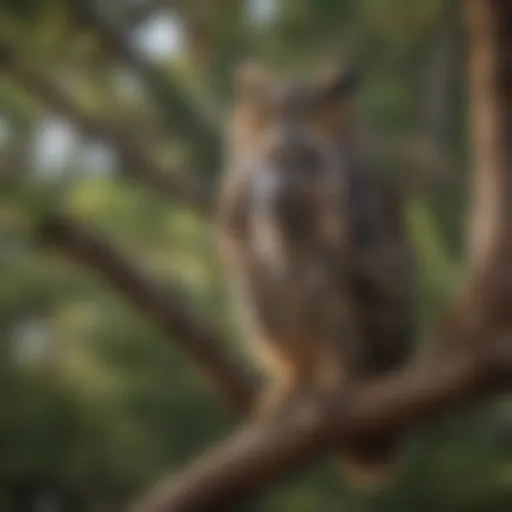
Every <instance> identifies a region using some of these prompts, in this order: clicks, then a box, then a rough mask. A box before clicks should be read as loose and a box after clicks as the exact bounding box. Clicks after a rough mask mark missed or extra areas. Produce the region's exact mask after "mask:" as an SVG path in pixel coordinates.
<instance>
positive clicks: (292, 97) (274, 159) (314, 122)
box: [237, 63, 355, 174]
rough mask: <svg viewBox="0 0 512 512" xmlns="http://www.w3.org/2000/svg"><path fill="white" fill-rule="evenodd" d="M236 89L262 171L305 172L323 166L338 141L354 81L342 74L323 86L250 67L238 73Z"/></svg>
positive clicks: (251, 142)
mask: <svg viewBox="0 0 512 512" xmlns="http://www.w3.org/2000/svg"><path fill="white" fill-rule="evenodd" d="M237 85H238V94H239V97H238V101H239V103H240V105H241V108H242V109H243V110H244V114H245V117H244V118H243V123H245V124H246V125H250V128H251V129H250V130H248V132H250V140H249V141H248V144H249V146H251V147H253V148H257V149H256V151H254V155H255V156H256V158H257V159H258V160H259V161H260V162H261V163H264V165H263V167H273V168H275V169H278V170H279V171H280V172H284V173H287V174H288V173H295V174H301V173H304V172H306V173H307V172H314V171H315V169H317V168H319V167H321V166H322V165H324V162H325V158H326V155H327V153H329V150H330V149H329V148H332V147H333V145H335V144H336V143H337V142H339V140H340V137H341V136H342V131H343V130H342V125H343V123H344V122H345V121H346V119H345V116H344V115H343V110H344V107H345V106H346V103H347V101H346V100H347V98H348V96H349V93H350V92H351V91H352V90H353V88H354V87H355V77H354V74H353V73H349V72H342V73H338V75H336V76H334V77H331V78H330V79H328V80H324V81H322V82H320V83H318V82H317V83H300V82H297V81H282V80H276V79H274V78H273V77H272V76H271V75H270V73H269V72H267V71H266V70H264V69H263V68H262V66H260V65H259V64H255V63H251V64H249V65H248V64H245V65H244V66H243V67H242V69H241V70H239V75H238V82H237ZM243 128H244V126H242V129H243Z"/></svg>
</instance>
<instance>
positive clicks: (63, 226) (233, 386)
mask: <svg viewBox="0 0 512 512" xmlns="http://www.w3.org/2000/svg"><path fill="white" fill-rule="evenodd" d="M40 236H41V239H42V240H43V241H44V242H45V243H48V244H51V245H53V246H55V247H57V248H59V249H60V250H62V251H64V252H65V253H66V254H67V255H68V256H70V257H71V258H72V259H73V260H75V261H77V262H80V263H85V264H86V265H89V266H91V267H92V268H93V269H95V270H96V271H97V272H98V273H99V274H100V275H101V277H103V278H104V279H105V280H106V281H107V282H108V283H110V284H111V285H113V286H114V287H115V288H116V289H117V290H119V291H120V292H122V293H123V294H124V296H125V297H127V298H129V300H130V301H131V302H132V303H133V304H134V305H135V306H137V307H138V309H139V310H140V311H142V312H143V313H144V314H145V315H146V316H147V317H148V318H149V319H151V320H153V321H154V322H155V323H156V324H157V325H158V326H160V327H161V328H162V330H163V332H164V333H165V334H166V335H168V336H169V338H170V339H172V340H173V341H175V342H176V343H178V344H180V346H181V347H182V348H183V349H184V350H185V352H187V353H188V354H189V355H190V356H191V359H192V361H194V362H195V363H196V364H197V365H198V366H199V367H200V368H201V369H202V370H203V371H204V373H205V374H206V375H207V376H208V377H209V378H210V380H211V381H212V385H213V387H214V388H215V389H218V390H220V392H221V393H222V395H223V396H224V398H226V399H227V400H228V402H229V403H230V404H231V405H232V406H233V407H234V408H235V410H238V411H246V410H247V408H248V407H249V405H250V404H251V401H252V398H253V396H254V393H255V390H256V388H257V387H256V386H257V382H256V379H255V378H254V373H253V372H252V371H251V370H250V369H249V368H248V367H246V366H245V365H244V364H243V362H241V361H239V360H237V359H235V358H234V357H231V356H230V355H229V354H228V353H227V352H226V351H225V350H223V346H224V343H223V341H222V339H221V338H220V336H218V335H217V334H215V332H214V330H213V329H212V328H211V327H210V326H208V325H205V323H204V322H203V321H201V320H200V319H199V318H197V317H196V315H194V314H192V313H191V311H190V310H189V308H187V307H186V303H187V302H186V300H185V298H184V297H182V296H181V294H180V293H179V292H178V291H177V290H173V289H169V288H165V289H163V288H162V287H160V286H158V285H156V283H153V282H152V281H151V279H149V278H148V277H147V276H145V275H144V273H143V272H142V271H141V270H140V269H138V268H137V266H136V265H135V264H133V263H131V262H129V261H128V260H127V259H126V257H125V256H124V255H123V254H121V253H120V252H119V251H118V250H116V249H115V248H114V247H113V246H112V245H111V244H110V243H109V242H108V241H107V240H106V239H104V238H103V237H101V236H100V235H99V234H98V233H95V232H94V231H93V230H92V229H90V228H88V227H86V226H84V225H81V224H80V223H78V222H77V221H75V220H72V219H70V218H67V217H65V216H58V217H57V216H55V217H52V218H49V219H47V220H46V221H45V223H44V224H43V225H42V226H41V228H40Z"/></svg>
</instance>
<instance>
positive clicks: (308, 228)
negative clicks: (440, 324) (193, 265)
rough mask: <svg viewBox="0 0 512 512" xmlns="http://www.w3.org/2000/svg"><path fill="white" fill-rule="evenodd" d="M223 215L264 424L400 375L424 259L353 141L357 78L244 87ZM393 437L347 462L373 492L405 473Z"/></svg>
mask: <svg viewBox="0 0 512 512" xmlns="http://www.w3.org/2000/svg"><path fill="white" fill-rule="evenodd" d="M236 84H237V101H236V104H235V108H234V114H233V122H232V127H231V131H230V132H229V139H228V148H227V152H228V158H229V161H228V170H227V171H226V173H225V175H224V180H223V183H222V188H221V194H220V201H219V217H218V219H219V227H220V239H221V250H222V256H223V257H224V258H225V261H226V264H227V267H228V270H229V273H230V279H229V281H230V283H231V285H232V286H233V293H234V296H235V297H234V300H235V302H236V305H237V306H239V313H240V316H241V318H242V322H241V324H242V327H243V329H244V332H243V336H244V337H245V338H246V339H247V341H248V342H250V344H251V347H252V349H253V351H254V353H255V354H257V355H258V357H260V358H261V360H262V362H263V365H264V366H265V367H266V369H267V370H268V372H269V373H270V375H271V377H273V384H272V386H271V388H270V391H269V393H266V394H264V397H263V401H262V403H263V408H264V410H267V411H268V410H270V411H273V410H274V409H276V408H278V407H279V404H282V402H285V401H286V399H289V398H290V397H291V396H294V395H295V394H297V393H300V392H301V391H305V390H312V389H319V388H322V387H323V388H324V389H326V388H331V389H332V388H335V387H338V388H339V387H342V386H347V384H349V383H353V382H356V381H358V380H361V379H367V378H371V377H374V376H377V375H379V374H380V373H382V372H388V371H392V370H393V369H396V368H398V367H400V366H401V365H402V364H403V363H404V361H405V360H406V359H407V357H408V355H409V352H410V348H411V340H412V322H411V310H410V307H411V296H410V293H411V270H412V269H411V262H412V259H411V250H410V245H409V243H408V239H407V236H406V230H405V226H404V223H403V216H402V215H401V211H400V204H399V202H398V201H396V200H395V199H394V198H393V197H392V196H391V195H390V194H389V193H388V192H387V191H386V188H385V187H384V186H383V185H382V184H381V183H379V182H378V181H377V180H376V179H375V177H374V176H372V175H370V174H368V173H367V172H366V171H365V169H363V166H362V164H360V162H359V159H358V157H357V155H356V152H355V151H354V150H353V148H352V146H351V142H350V137H349V136H348V132H347V127H349V125H350V123H348V122H347V118H346V116H347V111H346V106H347V103H348V101H349V98H350V96H351V94H352V92H353V89H354V87H355V85H356V80H354V75H353V74H351V73H348V72H345V73H339V74H337V75H336V76H333V77H331V78H330V79H329V80H327V81H323V82H321V83H316V84H299V83H295V82H294V83H285V84H281V83H278V82H277V81H275V80H273V79H272V78H271V77H270V75H269V73H267V72H265V71H264V70H263V69H262V67H260V66H259V65H257V64H254V63H253V64H250V65H248V64H245V65H244V66H243V68H242V69H241V71H239V74H238V77H237V81H236ZM394 441H395V440H394V439H392V438H390V437H389V436H387V437H386V436H380V437H379V438H378V439H374V438H372V439H364V440H361V441H360V442H357V443H355V444H354V445H353V446H350V447H345V448H343V457H344V458H343V460H344V466H345V468H346V469H347V471H349V473H350V474H351V475H352V476H353V477H360V478H359V481H360V482H361V483H365V482H367V483H369V482H375V481H377V480H378V479H379V477H381V476H385V474H386V473H387V472H388V471H387V470H388V469H390V465H391V464H392V463H394V462H395V452H396V448H397V447H396V444H395V442H394Z"/></svg>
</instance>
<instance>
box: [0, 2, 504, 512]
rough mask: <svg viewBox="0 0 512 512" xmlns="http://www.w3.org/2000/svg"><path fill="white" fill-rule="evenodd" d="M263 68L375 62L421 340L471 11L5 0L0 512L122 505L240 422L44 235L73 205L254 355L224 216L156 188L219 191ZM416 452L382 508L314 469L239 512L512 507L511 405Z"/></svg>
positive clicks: (367, 79) (450, 242)
mask: <svg viewBox="0 0 512 512" xmlns="http://www.w3.org/2000/svg"><path fill="white" fill-rule="evenodd" d="M248 55H256V56H260V57H261V58H262V59H264V60H265V61H267V62H269V63H271V64H273V65H275V66H276V67H278V68H279V69H282V70H291V71H294V72H298V73H302V74H305V75H309V74H314V73H315V72H316V71H317V70H318V68H319V64H320V63H322V62H324V61H327V63H328V62H329V59H331V62H332V59H333V58H338V56H339V55H343V56H344V57H346V58H350V59H351V60H352V61H353V62H355V63H356V64H357V65H358V66H359V67H360V68H361V69H362V70H363V72H364V83H363V86H362V89H361V92H360V94H359V97H358V115H359V117H360V120H361V121H360V122H361V125H362V127H363V130H362V132H363V133H364V134H365V147H366V148H367V152H368V154H367V155H366V157H367V158H369V159H371V161H372V163H373V165H374V168H375V169H376V171H377V172H384V173H391V174H393V173H396V174H397V175H398V176H399V177H400V179H401V180H402V182H403V183H404V184H405V185H406V188H407V189H408V190H409V192H410V193H409V195H408V202H407V215H408V222H409V227H410V230H411V234H412V236H413V239H414V242H415V244H416V248H417V251H418V254H419V266H420V276H419V278H418V283H417V288H416V289H417V294H416V295H417V296H416V300H417V315H418V339H419V340H421V339H422V335H423V333H424V332H425V330H426V329H428V327H429V326H431V325H432V321H433V320H434V319H435V318H436V315H437V314H438V313H439V312H440V311H441V310H442V309H443V307H444V305H445V304H446V302H447V301H448V300H449V298H450V296H451V294H452V293H453V291H454V290H455V288H456V286H457V282H458V276H459V274H460V271H461V263H462V254H463V249H464V238H463V236H462V233H463V229H464V225H465V212H466V203H467V201H466V199H467V197H466V187H467V183H468V179H467V178H468V169H469V167H470V158H469V157H470V154H469V151H468V137H467V119H466V111H467V108H466V106H467V105H466V103H467V83H466V42H465V33H464V27H463V24H462V18H461V15H460V12H459V9H458V2H454V1H452V0H423V1H422V2H411V1H410V0H293V1H292V0H210V1H207V0H117V1H111V2H94V1H83V2H78V1H72V0H1V1H0V351H1V355H0V366H1V369H0V510H2V511H4V510H5V511H16V512H18V511H25V510H26V511H29V510H30V511H32V510H33V511H35V510H45V511H53V512H57V511H62V510H66V511H67V510H77V511H78V510H84V511H87V512H89V511H91V512H96V511H98V512H99V511H116V510H120V509H121V507H122V506H123V503H125V502H126V500H128V499H129V498H131V497H132V496H133V495H134V494H136V493H137V492H139V491H141V490H143V489H145V488H147V487H148V486H150V485H151V484H153V483H154V482H155V481H156V480H157V479H158V478H159V477H161V476H162V475H164V474H166V473H169V472H172V471H173V470H178V469H179V468H180V466H181V465H182V464H183V463H184V462H186V461H187V460H189V459H190V458H192V457H193V456H194V455H195V454H197V453H199V452H200V451H201V450H203V449H204V448H206V447H207V446H208V445H209V444H211V443H212V442H214V441H216V440H218V439H220V438H222V436H224V435H226V434H227V433H229V432H230V431H231V429H232V428H234V427H235V426H236V424H237V421H238V420H237V418H235V417H234V415H233V414H232V413H231V412H230V411H229V410H228V408H227V407H226V406H225V405H224V404H223V403H222V401H221V400H219V398H218V396H217V395H216V394H215V393H214V391H213V390H212V389H211V388H210V386H209V385H208V383H207V382H205V380H204V378H203V376H202V375H201V374H200V372H198V371H197V370H195V369H194V367H193V366H192V365H191V364H189V363H190V361H189V360H188V358H187V357H186V356H185V355H184V354H183V353H182V351H180V350H179V348H178V346H177V345H175V344H173V343H172V340H169V339H168V336H167V335H166V334H165V333H163V332H161V330H159V329H158V328H157V327H156V326H155V325H154V324H153V322H151V320H149V319H148V318H147V317H146V316H145V315H143V314H141V313H140V312H139V311H138V310H137V308H135V307H133V306H132V304H131V302H130V301H129V300H127V299H126V297H125V296H124V295H123V293H120V292H119V291H116V289H114V288H113V287H111V286H110V285H109V283H108V282H107V281H106V280H105V279H102V278H101V277H100V276H99V275H98V274H97V273H95V272H94V271H93V270H91V269H90V268H87V267H84V266H81V265H79V264H77V263H76V262H74V261H72V258H67V257H65V255H64V254H62V252H61V251H59V250H58V248H55V247H52V246H51V245H50V244H47V243H46V242H45V237H44V236H42V233H41V226H42V225H44V223H45V222H46V219H47V218H48V216H51V215H52V213H53V212H54V211H55V210H56V209H58V210H59V211H61V212H65V213H66V214H67V215H72V216H73V217H74V218H77V219H80V221H81V222H84V223H86V224H87V225H90V226H92V227H93V228H94V229H97V230H98V231H99V232H100V233H102V236H104V237H106V239H107V240H109V241H110V243H112V244H113V245H115V246H116V247H117V248H118V249H119V250H120V251H122V253H123V254H126V256H127V257H128V258H129V259H130V261H133V262H135V263H136V264H137V265H139V266H140V268H141V269H142V270H143V271H144V274H147V275H148V276H150V277H151V279H153V280H155V281H156V282H157V283H158V284H159V285H161V286H162V287H164V289H165V287H167V286H169V287H170V286H173V287H174V288H176V287H178V288H179V289H181V290H183V291H184V293H185V295H186V297H187V298H188V299H190V301H191V303H192V304H193V305H194V306H193V307H194V310H195V311H196V312H197V313H198V314H199V315H201V316H202V317H204V318H206V319H208V320H209V321H210V322H211V323H212V324H213V325H214V326H216V327H217V328H218V329H219V330H221V331H222V332H224V333H226V339H227V343H229V344H231V345H232V350H239V348H238V345H237V343H236V342H237V331H236V325H235V323H234V319H233V318H232V317H231V316H230V313H229V310H228V308H227V303H226V297H225V290H224V285H223V276H222V273H221V271H220V265H219V263H218V261H217V260H216V258H215V257H214V252H213V244H212V237H211V231H210V228H211V226H210V223H209V222H208V220H205V218H204V217H203V216H201V215H200V214H198V213H197V212H196V211H194V209H192V208H189V207H187V206H185V205H183V204H181V203H180V202H178V201H176V200H174V198H173V197H172V195H170V194H166V193H165V190H163V189H164V187H160V186H158V183H159V182H158V180H155V179H153V178H152V177H154V175H155V173H156V174H158V176H160V178H162V179H174V178H175V177H176V176H178V177H180V176H194V178H195V179H198V180H200V181H201V183H203V184H204V186H205V187H206V188H209V189H211V190H213V189H214V186H215V182H216V178H217V177H218V174H219V172H220V171H221V169H222V165H221V162H222V160H221V144H220V141H221V137H222V133H223V126H224V119H225V116H226V112H227V111H228V109H229V105H230V101H231V98H232V89H231V85H232V84H231V77H232V74H233V69H234V67H235V66H236V64H237V63H238V62H239V61H240V59H241V58H243V57H245V56H248ZM162 192H163V193H162ZM419 348H420V349H424V348H428V347H421V346H420V347H419ZM410 444H411V461H410V464H409V466H408V469H407V471H406V472H405V474H404V475H403V476H402V478H401V479H400V480H399V481H398V482H397V484H396V485H395V486H394V487H393V488H391V489H389V490H386V491H383V492H381V493H379V494H376V495H370V496H367V495H362V494H360V493H358V492H356V491H354V490H353V489H350V488H349V487H345V486H344V485H341V484H340V483H339V480H338V475H337V473H335V472H333V471H332V467H331V465H330V463H329V462H319V463H318V464H317V465H316V466H315V467H310V468H307V469H305V470H303V471H301V472H300V474H298V475H295V476H294V477H293V478H290V479H289V480H288V481H287V482H285V483H284V484H280V485H279V486H277V487H276V488H273V489H270V490H269V491H268V492H267V493H266V494H265V495H264V496H260V497H258V499H257V500H255V501H254V503H252V504H251V505H248V506H247V508H246V509H244V510H254V511H259V510H261V511H263V510H265V511H269V512H274V511H275V512H288V511H289V512H319V511H334V510H336V511H337V510H344V511H347V512H349V511H350V512H363V511H364V512H369V511H379V512H381V511H382V512H386V511H389V512H391V511H393V512H399V511H404V512H405V511H413V510H414V511H418V512H421V511H425V512H426V511H431V510H433V509H435V510H438V511H450V512H459V511H460V512H468V511H475V512H476V511H479V512H480V511H484V510H485V511H496V512H498V511H509V510H512V403H510V400H508V401H507V400H506V399H504V398H501V399H495V400H493V401H492V402H488V403H487V404H486V405H485V406H482V407H480V408H478V409H476V410H475V409H474V410H472V411H471V412H457V413H456V414H454V415H452V416H450V417H448V418H446V419H442V420H440V421H438V422H437V423H436V424H435V425H425V426H424V427H422V429H420V430H419V431H418V432H416V433H415V435H414V437H413V438H412V439H411V442H410ZM36 502H37V503H38V506H39V507H43V506H46V507H47V508H44V509H43V508H36V505H35V503H36ZM59 507H60V508H59Z"/></svg>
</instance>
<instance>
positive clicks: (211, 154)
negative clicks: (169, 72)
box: [77, 0, 221, 172]
mask: <svg viewBox="0 0 512 512" xmlns="http://www.w3.org/2000/svg"><path fill="white" fill-rule="evenodd" d="M92 4H93V2H90V1H89V0H80V1H79V2H78V3H77V18H78V20H79V21H80V22H81V23H82V24H83V25H86V26H90V27H92V28H93V29H94V31H95V32H96V34H97V36H98V41H99V43H100V45H101V47H102V49H103V50H104V51H105V52H106V53H107V54H108V55H112V56H113V57H115V58H117V59H119V60H120V61H121V62H124V63H125V64H127V65H128V66H129V67H130V68H131V69H133V70H134V71H135V72H136V73H137V75H138V76H139V77H140V78H141V79H142V80H143V81H144V83H145V84H146V86H147V87H148V88H149V90H150V92H151V93H152V95H151V96H152V97H153V98H155V99H156V101H157V102H158V103H159V105H160V106H161V110H162V113H163V115H164V120H165V122H166V125H167V128H168V129H169V130H171V131H172V132H173V133H176V132H177V131H179V132H180V133H181V134H182V135H183V136H184V137H186V138H187V139H188V140H189V141H193V142H194V143H195V144H196V147H199V148H201V154H198V156H199V157H201V158H199V160H200V161H199V162H198V163H199V165H200V167H201V168H206V169H207V170H208V171H210V172H211V171H212V167H213V168H214V169H213V170H214V171H215V170H216V169H215V166H216V165H217V164H218V162H219V161H220V147H221V144H220V142H221V141H220V133H219V131H218V130H217V127H216V126H215V125H212V124H211V123H210V122H209V118H208V116H205V115H203V114H202V113H200V112H199V108H198V107H197V108H195V106H194V104H193V102H192V101H191V98H188V97H187V94H186V93H185V92H184V91H182V90H180V87H179V86H178V84H177V83H176V82H175V81H173V80H169V79H168V77H167V76H166V75H165V74H164V73H163V72H162V71H161V70H160V69H158V68H157V67H156V66H154V65H153V64H151V62H149V61H148V60H147V59H144V58H143V57H142V56H141V55H139V54H138V53H137V52H136V51H135V49H134V48H132V47H131V45H130V44H129V43H128V42H127V40H126V38H125V36H124V34H123V33H122V31H121V30H120V29H119V28H118V27H116V26H115V24H114V23H112V22H111V21H110V20H108V19H106V17H104V16H102V15H101V14H100V13H99V11H98V9H97V8H95V6H94V5H92Z"/></svg>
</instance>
